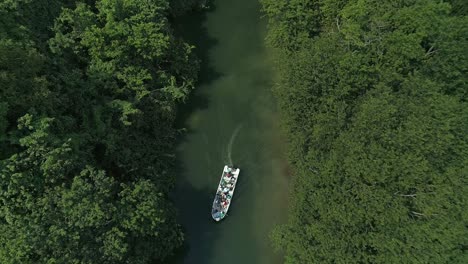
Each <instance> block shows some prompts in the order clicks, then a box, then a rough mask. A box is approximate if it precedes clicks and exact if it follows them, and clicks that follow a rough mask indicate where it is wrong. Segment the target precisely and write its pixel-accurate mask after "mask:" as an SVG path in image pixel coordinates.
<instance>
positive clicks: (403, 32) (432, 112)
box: [262, 0, 468, 263]
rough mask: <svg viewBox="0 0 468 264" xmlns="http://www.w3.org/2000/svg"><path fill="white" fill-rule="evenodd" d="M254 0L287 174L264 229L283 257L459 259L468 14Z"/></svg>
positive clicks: (467, 232)
mask: <svg viewBox="0 0 468 264" xmlns="http://www.w3.org/2000/svg"><path fill="white" fill-rule="evenodd" d="M262 2H263V4H264V11H265V13H266V14H267V16H268V18H269V20H270V24H269V27H270V32H269V37H268V43H269V44H270V45H271V46H273V47H274V48H275V49H276V53H277V56H278V62H279V63H278V71H279V73H280V80H279V84H278V85H277V87H275V94H276V95H277V97H278V100H279V104H280V108H281V111H282V117H283V123H284V127H285V129H286V132H287V134H288V139H289V146H290V150H289V159H290V162H291V164H292V165H293V167H294V172H295V173H294V176H295V178H294V185H293V190H292V205H291V215H290V220H289V223H288V224H287V225H283V226H279V227H278V228H277V229H276V230H275V232H273V234H272V237H273V240H274V242H275V245H276V246H277V247H278V248H282V249H284V251H285V253H286V262H287V263H421V262H422V263H464V262H466V261H467V257H468V254H467V251H466V250H467V245H468V240H467V239H466V237H468V229H467V224H468V218H467V216H468V215H467V214H466V207H467V203H466V202H467V193H468V189H467V186H468V185H467V174H466V171H468V170H467V165H468V159H467V157H468V156H467V153H468V140H467V139H468V138H467V135H468V133H467V131H468V127H467V124H468V122H467V121H468V111H467V109H468V107H467V104H466V91H467V86H466V84H467V80H466V76H468V75H467V73H468V70H467V68H466V65H468V63H467V62H468V60H467V57H466V55H467V54H466V52H465V51H464V50H463V48H462V47H464V46H466V45H467V44H468V43H467V39H466V36H467V32H466V28H468V27H467V26H468V20H467V17H466V16H464V15H460V14H457V13H456V12H455V13H454V12H451V7H450V5H449V4H448V3H444V2H440V1H430V0H427V1H426V0H421V1H384V2H375V1H337V0H334V1H332V0H330V1H313V0H304V1H269V0H264V1H262ZM299 6H300V7H301V8H299ZM304 14H309V15H311V16H307V15H304ZM311 25H313V26H311Z"/></svg>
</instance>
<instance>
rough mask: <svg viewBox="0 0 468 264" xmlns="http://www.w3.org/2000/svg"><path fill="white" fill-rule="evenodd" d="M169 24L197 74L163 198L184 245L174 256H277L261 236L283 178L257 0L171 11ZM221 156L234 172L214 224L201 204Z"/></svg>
mask: <svg viewBox="0 0 468 264" xmlns="http://www.w3.org/2000/svg"><path fill="white" fill-rule="evenodd" d="M176 31H177V32H179V34H181V35H182V36H183V37H184V39H185V40H186V41H188V42H190V43H191V44H193V45H195V46H196V47H197V48H196V52H197V54H198V56H199V57H200V59H201V73H200V81H199V83H198V85H197V87H196V89H195V90H194V91H193V93H192V95H191V99H190V100H189V101H188V102H187V104H186V105H185V106H184V107H183V108H182V109H181V112H182V114H181V118H180V120H179V126H180V127H184V128H186V130H187V131H186V133H185V135H184V137H183V138H181V142H180V144H179V147H178V157H177V159H178V164H179V175H178V181H177V185H176V190H175V192H174V197H173V199H174V201H175V204H176V206H177V208H178V211H179V216H178V217H179V223H181V224H182V226H183V229H184V232H185V235H186V237H185V241H186V246H185V247H184V249H183V250H181V252H180V253H179V254H178V255H179V256H178V258H177V260H176V261H175V262H176V263H190V264H192V263H196V264H210V263H217V264H218V263H223V264H250V263H252V264H275V263H282V256H281V255H279V254H277V253H275V252H274V251H273V248H272V246H271V242H270V239H269V234H270V231H271V229H272V228H273V227H274V226H275V225H276V224H279V223H283V222H285V221H286V218H287V205H288V185H289V179H288V176H287V164H286V162H285V157H284V144H283V143H282V142H283V140H282V139H281V135H280V134H281V133H280V131H279V120H278V119H279V117H278V114H277V111H276V106H275V101H274V99H273V96H272V94H271V87H272V86H273V82H274V72H273V70H272V62H271V60H270V59H269V57H270V56H268V50H267V49H266V48H265V45H264V38H265V33H266V22H265V21H263V20H262V19H261V14H260V4H259V3H258V1H257V0H215V1H214V3H213V4H212V7H211V8H210V9H209V10H206V11H204V12H200V13H195V14H190V15H188V16H185V17H182V18H180V19H178V22H177V24H176ZM231 162H232V163H233V164H235V165H236V166H238V167H240V169H241V173H240V176H239V181H238V184H237V187H236V191H235V193H234V198H233V202H232V204H231V206H230V209H229V213H228V216H227V217H226V218H225V219H224V220H223V221H221V222H219V223H217V222H215V221H214V220H212V218H211V215H210V211H211V206H212V203H213V198H214V195H215V192H216V188H217V185H218V183H219V180H220V176H221V172H222V169H223V167H224V165H225V164H229V163H231Z"/></svg>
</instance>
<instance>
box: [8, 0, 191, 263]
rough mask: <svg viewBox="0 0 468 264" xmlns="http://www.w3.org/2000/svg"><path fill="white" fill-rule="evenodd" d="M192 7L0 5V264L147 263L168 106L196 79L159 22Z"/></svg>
mask: <svg viewBox="0 0 468 264" xmlns="http://www.w3.org/2000/svg"><path fill="white" fill-rule="evenodd" d="M198 2H200V1H199V0H192V1H182V0H175V1H173V2H171V3H170V2H169V1H168V0H131V1H130V0H119V1H114V0H100V1H93V0H84V1H72V0H62V1H50V0H34V1H33V0H2V1H0V148H1V152H0V208H1V210H0V233H1V235H0V263H150V262H153V261H161V260H164V259H165V258H166V257H167V256H168V255H170V254H171V253H172V252H173V250H174V248H176V247H178V246H179V245H181V243H182V241H183V234H182V232H181V229H180V227H179V225H178V224H177V223H176V222H175V220H174V214H175V210H174V207H173V205H172V204H171V202H170V201H169V200H168V197H167V195H168V192H169V191H170V190H171V188H172V187H173V184H174V179H175V175H174V174H175V172H174V157H175V154H174V151H175V149H174V148H175V147H174V144H175V142H174V140H175V138H176V136H177V134H178V131H176V130H175V129H174V125H173V123H174V118H175V115H176V110H177V105H178V104H179V103H181V102H183V101H184V100H185V99H186V98H187V96H188V94H189V93H190V90H191V89H192V88H193V86H194V83H195V81H196V79H197V72H198V60H197V58H195V56H194V54H193V48H194V47H193V46H190V45H189V44H187V43H185V42H184V41H183V40H181V39H178V38H176V37H175V36H174V34H173V32H172V29H171V25H170V23H169V18H170V17H173V16H174V15H175V14H181V13H183V12H184V11H187V10H189V9H191V8H193V7H196V6H197V5H199V3H198Z"/></svg>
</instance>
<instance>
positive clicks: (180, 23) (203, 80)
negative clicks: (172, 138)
mask: <svg viewBox="0 0 468 264" xmlns="http://www.w3.org/2000/svg"><path fill="white" fill-rule="evenodd" d="M215 10H216V5H215V3H212V4H211V5H210V8H209V9H205V10H201V11H193V12H191V13H188V14H186V15H184V16H181V17H177V18H176V20H175V21H174V23H173V27H174V29H175V34H176V36H178V37H181V38H183V39H184V41H186V42H188V43H189V44H190V45H194V46H195V54H196V55H197V57H198V59H199V60H200V71H199V74H198V82H197V84H196V87H195V89H194V90H193V91H192V93H191V94H190V96H189V99H188V100H187V102H186V103H185V104H182V105H180V106H179V108H178V112H177V118H176V122H175V124H176V127H179V128H185V125H186V122H187V119H188V117H189V116H190V114H192V113H193V112H194V111H195V110H202V109H206V108H207V107H208V106H209V103H210V102H209V98H208V97H207V96H206V94H205V93H204V92H206V91H204V90H203V88H204V87H208V86H209V84H211V83H212V82H214V81H215V80H217V79H219V78H220V77H221V76H222V75H221V73H220V72H218V71H216V70H215V68H214V67H213V66H212V63H210V58H209V52H210V50H211V49H213V48H214V47H215V46H216V45H217V44H218V41H217V40H216V39H214V38H212V37H210V35H209V34H208V31H207V28H206V26H205V25H204V24H205V21H206V17H207V15H208V14H209V13H211V12H215ZM182 139H183V137H182Z"/></svg>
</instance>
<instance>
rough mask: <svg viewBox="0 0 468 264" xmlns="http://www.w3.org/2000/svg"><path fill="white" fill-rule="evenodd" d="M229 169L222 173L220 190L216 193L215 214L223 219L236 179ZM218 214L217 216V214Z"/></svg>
mask: <svg viewBox="0 0 468 264" xmlns="http://www.w3.org/2000/svg"><path fill="white" fill-rule="evenodd" d="M232 170H233V169H231V168H228V171H227V172H225V173H224V175H223V178H222V180H221V184H220V188H219V189H218V191H217V193H216V199H215V203H216V205H217V206H216V209H215V213H216V214H217V215H219V216H220V217H221V218H222V217H224V214H225V213H224V212H225V210H226V208H227V206H228V205H229V203H230V202H231V198H232V194H231V193H232V191H233V189H234V185H235V184H236V180H237V179H236V177H235V176H234V174H233V173H232ZM218 213H219V214H218Z"/></svg>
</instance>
